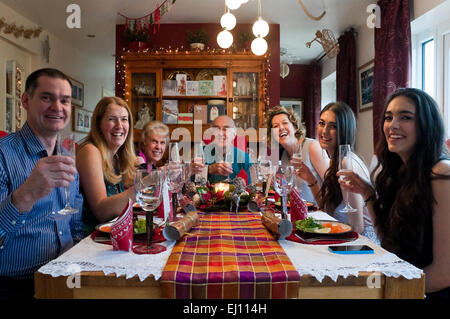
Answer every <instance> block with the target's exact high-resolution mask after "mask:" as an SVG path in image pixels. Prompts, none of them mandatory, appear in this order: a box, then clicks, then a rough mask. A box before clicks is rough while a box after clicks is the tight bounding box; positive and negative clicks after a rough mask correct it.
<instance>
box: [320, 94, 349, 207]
mask: <svg viewBox="0 0 450 319" xmlns="http://www.w3.org/2000/svg"><path fill="white" fill-rule="evenodd" d="M326 111H331V112H333V113H334V115H335V117H336V130H337V134H336V147H335V149H334V152H333V153H334V154H333V156H332V157H330V167H328V169H327V171H326V172H325V176H324V180H323V184H322V187H321V188H320V200H319V203H318V204H319V207H320V208H321V209H323V210H324V211H326V212H329V213H333V212H334V210H335V209H336V207H338V205H339V204H340V203H341V202H342V192H341V187H340V186H339V182H338V178H337V176H336V173H337V171H338V169H339V145H345V144H350V146H351V148H352V150H353V146H354V144H355V134H356V119H355V115H354V114H353V111H352V109H351V108H350V107H349V106H348V105H347V104H345V103H344V102H335V103H333V102H332V103H329V104H327V105H326V106H325V107H324V108H323V109H322V111H321V112H320V115H322V114H323V113H324V112H326ZM328 155H330V154H328Z"/></svg>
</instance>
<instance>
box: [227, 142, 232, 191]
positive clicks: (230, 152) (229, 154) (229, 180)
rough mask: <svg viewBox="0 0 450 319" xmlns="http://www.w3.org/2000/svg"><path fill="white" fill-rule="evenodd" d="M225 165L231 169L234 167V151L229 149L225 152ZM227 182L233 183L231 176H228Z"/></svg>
mask: <svg viewBox="0 0 450 319" xmlns="http://www.w3.org/2000/svg"><path fill="white" fill-rule="evenodd" d="M225 163H226V164H228V165H229V166H230V167H233V150H232V149H231V150H230V149H228V147H227V149H226V152H225ZM225 182H226V183H231V178H230V175H228V176H227V178H226V179H225Z"/></svg>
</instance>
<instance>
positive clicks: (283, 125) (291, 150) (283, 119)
mask: <svg viewBox="0 0 450 319" xmlns="http://www.w3.org/2000/svg"><path fill="white" fill-rule="evenodd" d="M267 127H268V128H272V132H271V134H269V137H270V138H274V139H275V140H276V141H277V142H278V143H279V144H280V154H279V156H280V157H279V158H280V159H281V161H282V163H283V164H284V165H286V164H289V163H290V160H291V159H292V157H293V155H294V154H295V153H300V154H301V158H302V161H303V164H304V165H306V166H308V168H309V169H310V170H311V172H312V173H313V175H314V176H315V178H316V179H315V181H316V182H315V183H319V186H320V185H322V181H323V179H324V175H325V172H326V170H327V169H328V166H329V158H328V156H327V155H326V154H325V153H324V152H323V151H322V148H321V147H320V144H319V143H318V142H317V141H316V140H314V139H311V138H307V137H306V136H305V135H306V134H305V133H306V129H305V127H304V126H303V124H302V123H301V122H300V120H299V119H298V117H297V115H296V114H295V113H294V111H293V110H292V109H290V108H286V107H284V106H281V105H278V106H275V107H273V108H272V109H270V111H269V112H268V114H267ZM295 186H296V188H297V189H299V191H300V195H301V197H302V198H303V199H304V200H307V201H310V202H315V197H314V194H313V193H312V192H311V189H310V187H312V186H313V185H308V183H306V182H305V181H304V180H302V179H301V178H299V177H297V178H296V180H295Z"/></svg>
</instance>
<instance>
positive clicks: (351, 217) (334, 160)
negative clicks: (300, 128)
mask: <svg viewBox="0 0 450 319" xmlns="http://www.w3.org/2000/svg"><path fill="white" fill-rule="evenodd" d="M355 134H356V120H355V115H354V114H353V111H352V110H351V109H350V107H349V106H348V105H347V104H345V103H343V102H335V103H329V104H328V105H326V106H325V107H324V108H323V110H322V112H321V113H320V120H319V125H318V126H317V136H318V137H319V143H320V146H321V147H322V148H323V149H324V150H325V151H326V152H327V154H328V156H329V157H330V160H331V161H330V167H329V168H328V170H327V171H326V173H325V178H324V180H323V183H322V186H321V187H319V185H318V184H317V183H316V180H315V176H314V174H312V172H311V171H310V170H309V168H308V167H307V166H305V165H303V162H302V161H301V160H297V159H293V160H292V162H293V164H294V166H295V167H297V168H299V174H300V176H301V177H302V178H303V179H304V180H305V181H306V182H307V183H308V184H309V185H311V190H312V192H313V194H314V196H315V197H316V201H317V203H318V204H319V207H320V208H321V209H322V210H324V211H326V212H327V213H330V214H331V215H332V216H333V217H335V218H336V219H338V220H339V221H341V222H344V223H348V224H350V225H351V226H352V227H353V229H354V230H355V231H356V232H358V233H361V234H362V235H364V236H366V237H368V238H369V239H371V240H372V241H374V242H376V243H378V239H377V236H376V234H375V231H374V228H373V223H372V220H371V218H370V214H369V211H368V210H367V207H366V206H365V203H364V199H363V197H362V196H361V195H360V194H355V193H349V196H348V199H349V203H350V205H351V206H352V207H353V208H356V212H353V213H341V212H340V210H341V209H342V208H343V206H344V202H343V194H342V190H341V187H340V184H339V182H338V177H337V176H336V173H337V171H338V170H339V145H345V144H349V145H351V147H352V149H353V145H354V144H355ZM352 162H353V171H354V172H355V173H356V174H358V175H359V176H360V177H361V178H363V179H365V180H367V181H369V180H370V175H369V171H368V169H367V167H366V166H365V164H364V162H363V161H362V160H361V159H360V158H359V157H358V156H357V155H356V154H355V153H352Z"/></svg>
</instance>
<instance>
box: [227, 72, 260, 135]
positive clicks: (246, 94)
mask: <svg viewBox="0 0 450 319" xmlns="http://www.w3.org/2000/svg"><path fill="white" fill-rule="evenodd" d="M258 83H259V78H258V73H257V72H234V73H233V108H232V110H233V114H232V117H233V120H234V122H235V124H236V126H237V127H240V128H243V129H244V130H246V129H247V128H250V127H253V128H255V129H257V128H258V126H259V119H258V111H259V110H258V108H259V107H258V106H259V85H258Z"/></svg>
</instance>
